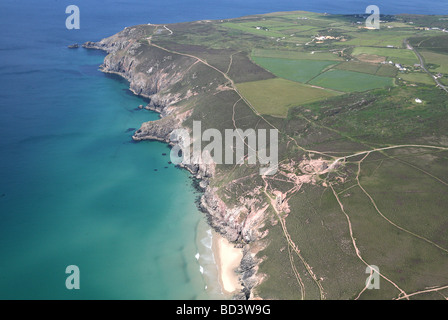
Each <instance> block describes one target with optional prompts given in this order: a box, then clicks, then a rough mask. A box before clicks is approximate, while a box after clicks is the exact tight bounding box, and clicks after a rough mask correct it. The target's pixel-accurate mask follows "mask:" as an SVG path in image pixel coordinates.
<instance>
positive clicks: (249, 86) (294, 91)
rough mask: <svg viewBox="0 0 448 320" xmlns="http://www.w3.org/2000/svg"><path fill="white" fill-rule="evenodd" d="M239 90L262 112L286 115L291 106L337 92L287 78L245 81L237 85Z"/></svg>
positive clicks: (330, 95)
mask: <svg viewBox="0 0 448 320" xmlns="http://www.w3.org/2000/svg"><path fill="white" fill-rule="evenodd" d="M237 86H238V91H240V93H241V94H242V95H243V96H244V97H245V98H246V99H247V100H249V102H250V103H251V104H252V105H253V107H254V108H255V109H257V111H258V112H260V113H261V114H270V115H274V116H281V117H285V116H286V115H287V114H288V110H289V108H291V107H293V106H299V105H302V104H304V103H309V102H313V101H318V100H321V99H325V98H328V97H332V96H335V95H337V93H335V92H333V91H330V90H324V89H319V88H313V87H311V86H308V85H304V84H300V83H297V82H294V81H289V80H285V79H280V78H276V79H270V80H262V81H253V82H245V83H240V84H238V85H237Z"/></svg>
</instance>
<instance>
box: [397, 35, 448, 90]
mask: <svg viewBox="0 0 448 320" xmlns="http://www.w3.org/2000/svg"><path fill="white" fill-rule="evenodd" d="M404 44H405V45H406V47H407V48H408V49H409V50H412V51H414V53H415V54H416V56H417V57H418V59H419V60H420V66H421V67H422V69H423V70H424V71H425V72H426V73H427V74H429V76H430V77H431V79H433V80H434V81H435V82H436V84H437V86H438V87H440V88H442V89H443V90H445V91H446V92H447V93H448V88H447V87H445V86H444V85H443V84H441V83H440V81H439V79H436V78H435V77H434V75H433V74H432V73H431V72H429V70H428V69H427V68H426V66H425V60H423V57H422V56H421V54H420V53H419V52H418V51H417V50H416V49H415V48H414V47H413V46H411V45H410V44H409V41H408V39H406V40H404Z"/></svg>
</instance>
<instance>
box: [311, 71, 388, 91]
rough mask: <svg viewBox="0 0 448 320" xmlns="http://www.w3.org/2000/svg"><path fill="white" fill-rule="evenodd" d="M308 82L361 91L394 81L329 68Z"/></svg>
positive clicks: (334, 88)
mask: <svg viewBox="0 0 448 320" xmlns="http://www.w3.org/2000/svg"><path fill="white" fill-rule="evenodd" d="M310 84H313V85H316V86H319V87H324V88H330V89H333V90H338V91H344V92H361V91H366V90H371V89H376V88H383V87H387V86H393V84H394V81H393V79H391V78H387V77H380V76H375V75H370V74H366V73H360V72H353V71H346V70H329V71H327V72H324V73H322V74H321V75H319V76H318V77H316V78H314V79H313V80H312V81H310Z"/></svg>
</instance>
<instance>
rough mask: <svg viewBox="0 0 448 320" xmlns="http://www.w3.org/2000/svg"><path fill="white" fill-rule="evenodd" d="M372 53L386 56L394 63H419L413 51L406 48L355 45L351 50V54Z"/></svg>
mask: <svg viewBox="0 0 448 320" xmlns="http://www.w3.org/2000/svg"><path fill="white" fill-rule="evenodd" d="M360 54H371V55H372V54H373V55H377V56H383V57H387V60H392V61H393V62H394V63H401V64H406V65H413V64H415V63H419V61H418V59H417V57H416V56H415V54H414V52H412V51H411V50H407V49H394V48H379V47H357V48H355V49H354V50H353V55H355V56H356V55H360Z"/></svg>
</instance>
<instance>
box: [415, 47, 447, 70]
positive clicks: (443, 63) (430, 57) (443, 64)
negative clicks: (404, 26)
mask: <svg viewBox="0 0 448 320" xmlns="http://www.w3.org/2000/svg"><path fill="white" fill-rule="evenodd" d="M421 54H422V55H423V58H424V59H425V62H426V63H431V64H435V65H438V67H437V68H434V69H432V68H431V71H436V72H441V73H448V55H446V54H440V53H435V52H431V51H422V52H421Z"/></svg>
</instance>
